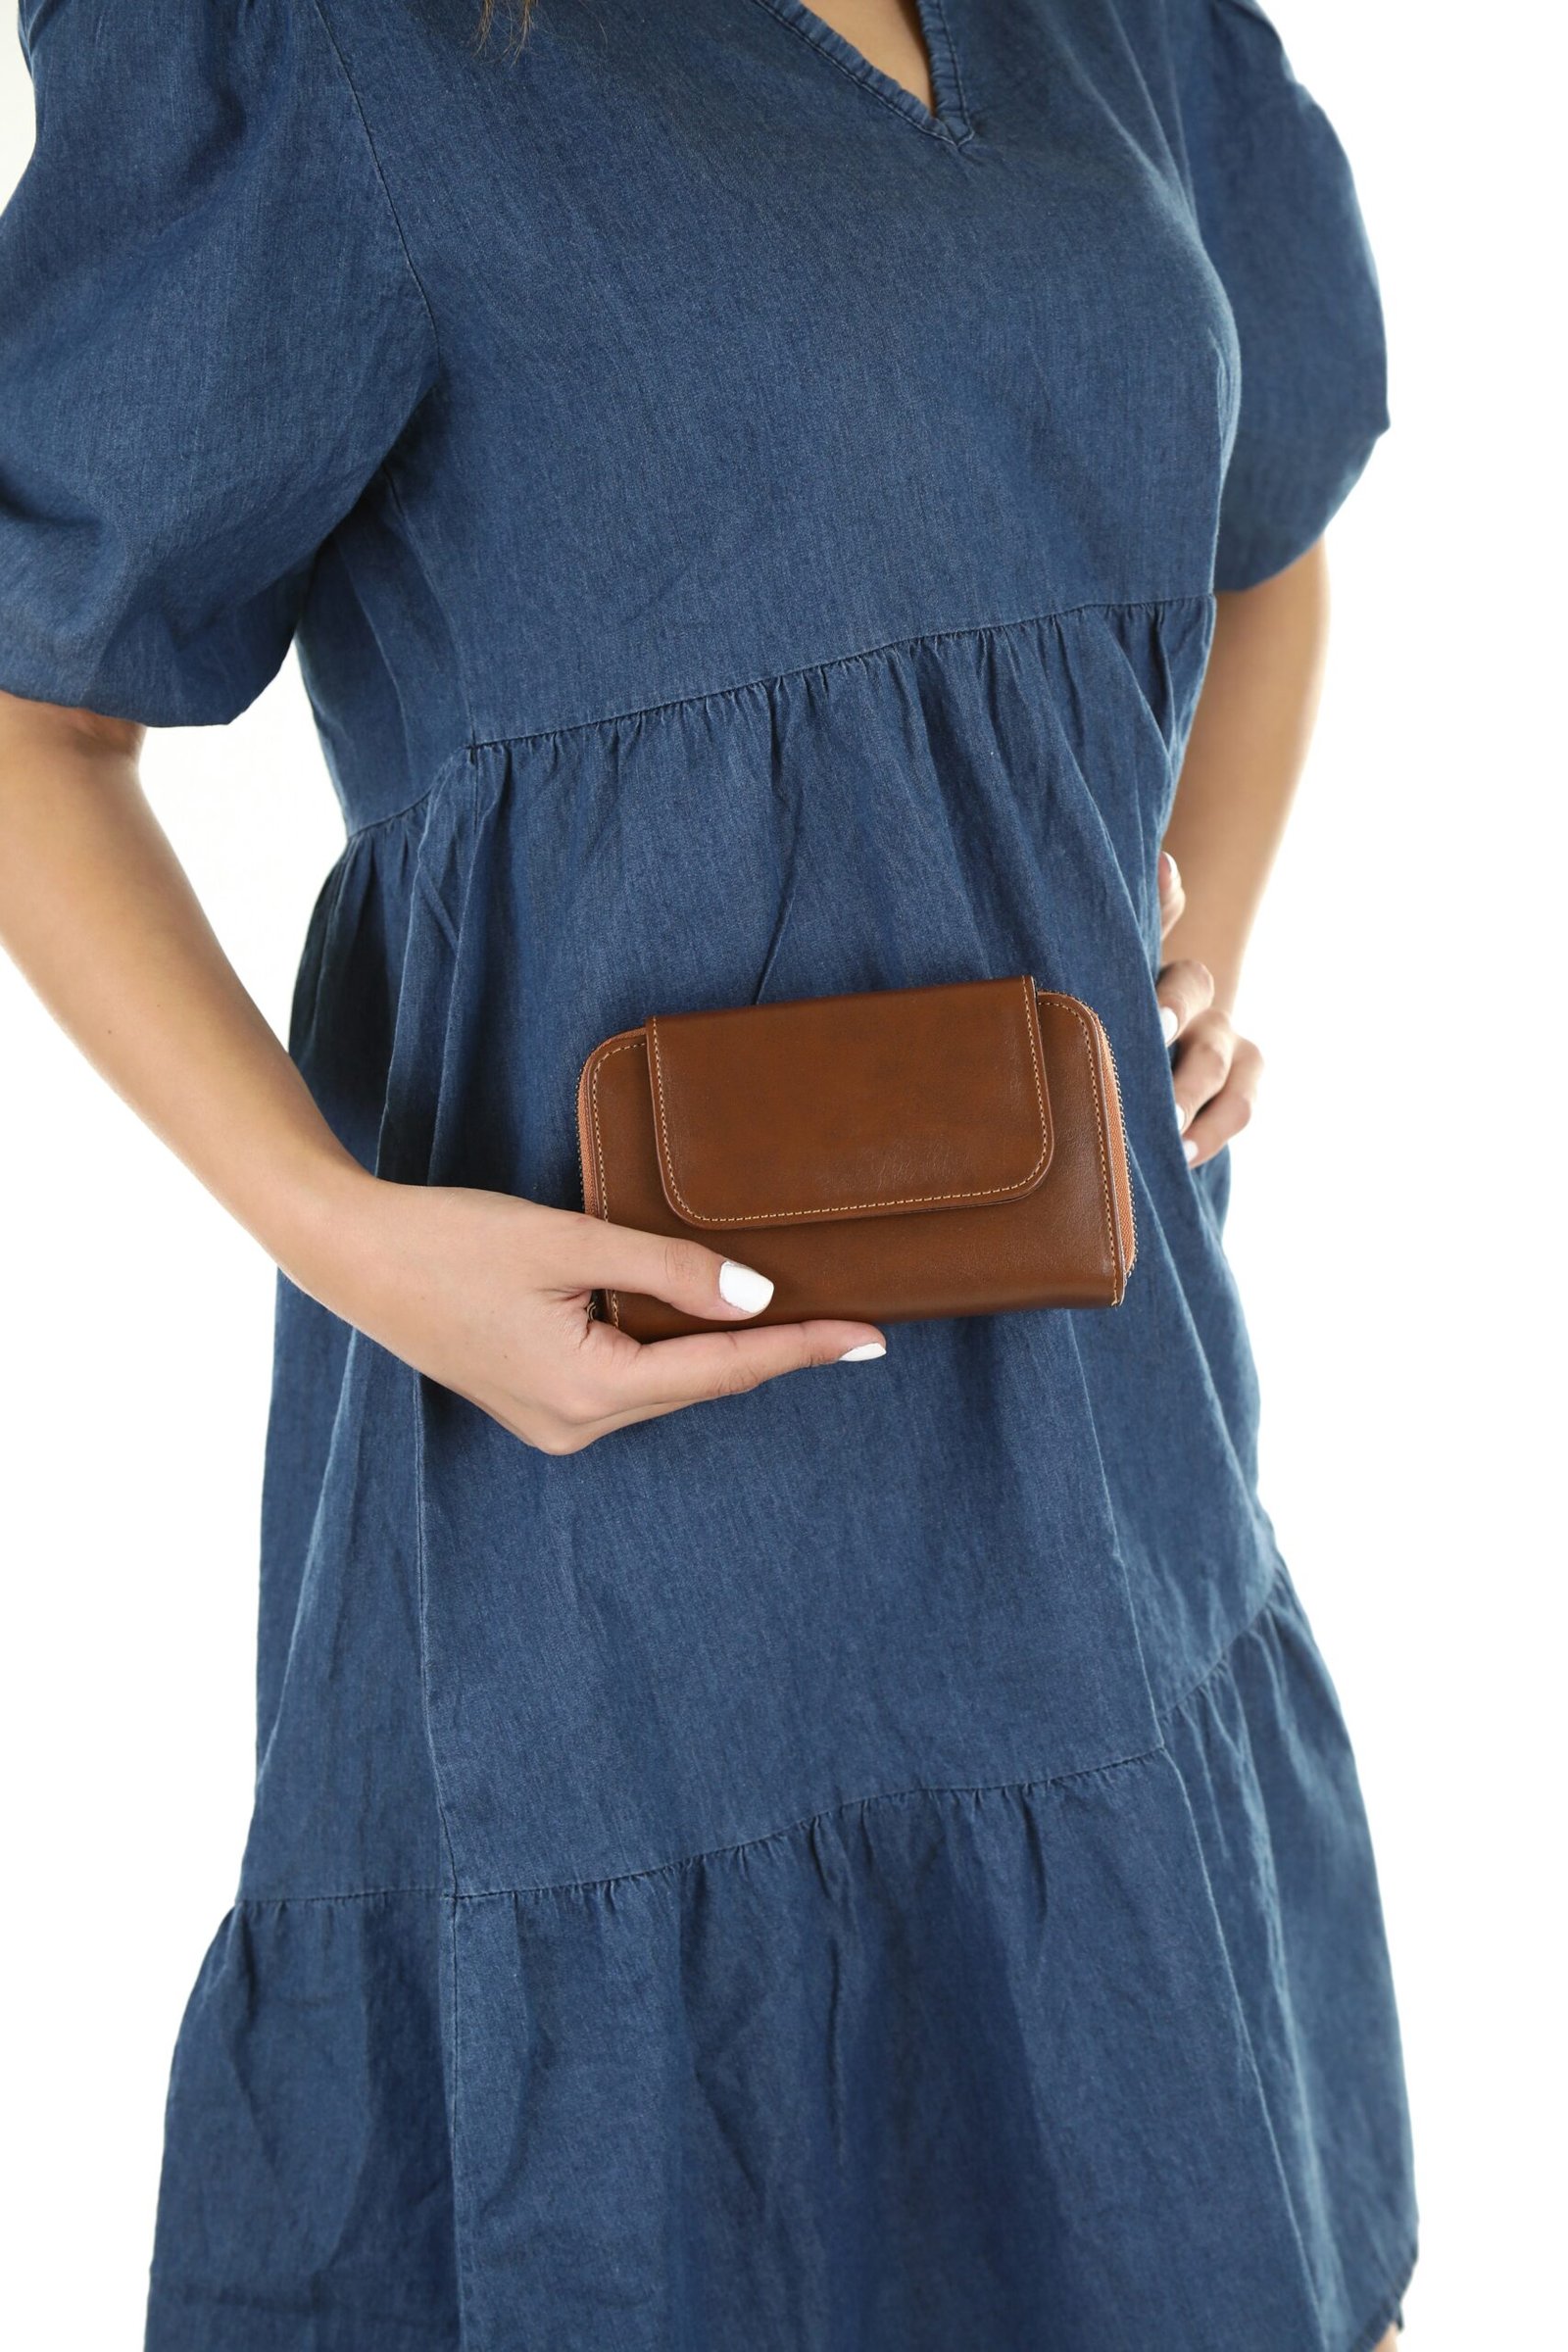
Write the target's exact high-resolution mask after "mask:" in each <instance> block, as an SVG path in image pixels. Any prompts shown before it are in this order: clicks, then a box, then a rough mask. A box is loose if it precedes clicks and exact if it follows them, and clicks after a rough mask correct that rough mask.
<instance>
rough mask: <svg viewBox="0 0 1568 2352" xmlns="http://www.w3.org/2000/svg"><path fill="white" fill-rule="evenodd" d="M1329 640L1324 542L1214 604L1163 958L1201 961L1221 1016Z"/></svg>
mask: <svg viewBox="0 0 1568 2352" xmlns="http://www.w3.org/2000/svg"><path fill="white" fill-rule="evenodd" d="M1327 635H1328V566H1327V563H1326V560H1325V557H1324V551H1323V543H1322V541H1321V540H1319V542H1318V543H1317V545H1316V546H1315V547H1312V548H1310V549H1308V551H1307V553H1306V554H1305V555H1304V556H1302V557H1301V558H1300V559H1299V562H1297V563H1295V564H1291V565H1290V567H1289V568H1288V569H1287V570H1285V571H1282V572H1279V573H1277V574H1276V575H1275V577H1274V578H1273V579H1271V580H1264V581H1263V582H1262V583H1261V584H1260V585H1259V586H1258V587H1256V588H1247V589H1243V590H1239V591H1233V592H1231V593H1229V594H1222V595H1221V596H1220V597H1219V598H1218V599H1217V602H1216V613H1215V622H1214V642H1213V650H1212V652H1211V654H1210V657H1209V663H1208V671H1207V675H1206V676H1205V678H1204V681H1203V689H1202V693H1201V696H1200V698H1199V704H1198V713H1197V716H1196V718H1195V719H1194V722H1193V729H1192V734H1191V737H1190V739H1189V742H1188V746H1187V755H1186V758H1185V760H1184V761H1183V763H1182V772H1181V780H1180V783H1179V785H1178V787H1177V792H1176V801H1175V806H1174V809H1172V812H1171V818H1170V823H1169V825H1168V827H1167V829H1166V833H1165V847H1166V849H1167V850H1168V851H1169V852H1170V854H1171V856H1172V858H1174V859H1175V860H1176V863H1177V865H1178V866H1179V867H1180V869H1181V877H1182V883H1183V886H1184V888H1185V892H1186V906H1185V907H1184V910H1183V912H1182V915H1181V917H1180V920H1179V921H1178V922H1177V923H1176V925H1175V927H1174V928H1173V929H1172V931H1171V932H1170V935H1169V937H1168V938H1167V940H1166V943H1165V954H1166V956H1168V957H1169V958H1170V959H1171V960H1172V961H1175V960H1178V959H1183V960H1187V959H1191V960H1194V961H1196V962H1199V963H1202V964H1206V965H1207V967H1208V969H1209V970H1210V972H1212V974H1213V976H1214V1001H1215V1003H1216V1004H1217V1005H1220V1006H1221V1007H1222V1008H1223V1009H1224V1010H1226V1011H1227V1012H1228V1011H1230V1010H1232V1009H1233V1007H1234V1005H1235V1001H1236V992H1237V989H1238V986H1239V984H1240V980H1241V972H1242V960H1243V957H1244V956H1245V954H1246V951H1247V943H1248V939H1249V937H1250V933H1251V929H1252V923H1253V920H1254V918H1255V916H1256V913H1257V909H1258V905H1259V902H1260V901H1261V899H1262V896H1263V889H1264V885H1265V883H1266V882H1267V880H1268V875H1269V869H1270V867H1271V866H1272V864H1273V862H1274V855H1275V852H1276V851H1277V849H1278V848H1279V844H1280V840H1281V837H1282V836H1283V834H1284V831H1285V824H1286V819H1287V817H1288V816H1289V814H1290V808H1291V801H1292V798H1293V796H1294V794H1295V791H1296V784H1297V779H1298V777H1299V774H1300V771H1301V765H1302V762H1303V760H1304V759H1305V757H1306V748H1307V744H1308V742H1309V740H1310V737H1311V732H1312V724H1313V720H1314V719H1315V717H1316V714H1317V704H1318V694H1319V689H1320V686H1321V683H1322V673H1323V658H1324V652H1325V647H1326V641H1327Z"/></svg>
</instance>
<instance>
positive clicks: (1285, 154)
mask: <svg viewBox="0 0 1568 2352" xmlns="http://www.w3.org/2000/svg"><path fill="white" fill-rule="evenodd" d="M1184 14H1185V17H1186V30H1187V35H1188V43H1189V46H1188V55H1187V61H1186V74H1185V91H1184V99H1183V114H1184V128H1185V133H1186V139H1187V148H1188V160H1189V167H1190V170H1191V173H1192V179H1193V189H1194V195H1195V198H1196V202H1197V208H1198V217H1199V226H1200V231H1201V235H1202V239H1203V244H1204V247H1205V250H1206V251H1207V253H1208V256H1209V259H1210V261H1211V262H1212V263H1213V266H1214V268H1215V270H1217V272H1218V274H1219V277H1220V280H1221V282H1222V284H1223V285H1224V288H1225V292H1226V295H1227V297H1228V299H1229V302H1230V306H1231V310H1232V312H1233V314H1234V317H1235V320H1236V329H1237V335H1238V338H1239V341H1240V345H1241V407H1240V416H1239V419H1238V424H1237V431H1236V439H1235V444H1234V447H1233V449H1232V452H1231V457H1230V464H1229V469H1228V471H1227V474H1226V477H1225V485H1224V493H1223V497H1222V501H1221V507H1220V522H1219V541H1218V547H1217V551H1216V557H1215V574H1214V577H1215V585H1216V587H1219V588H1248V587H1251V586H1252V585H1253V584H1254V583H1255V582H1257V581H1259V580H1262V579H1266V578H1268V577H1269V576H1270V575H1271V574H1272V573H1274V572H1277V571H1281V570H1283V569H1284V568H1285V566H1286V565H1287V564H1291V563H1294V562H1295V560H1296V559H1297V557H1299V556H1300V555H1303V554H1304V553H1305V552H1306V550H1307V548H1309V547H1310V546H1311V545H1312V543H1313V541H1314V540H1315V539H1317V538H1318V537H1319V536H1320V535H1321V533H1322V532H1323V530H1324V528H1325V527H1326V525H1327V524H1328V522H1329V520H1330V518H1331V517H1332V516H1333V515H1334V514H1335V513H1336V511H1337V510H1338V508H1339V507H1340V505H1341V503H1342V502H1343V500H1344V499H1345V498H1346V496H1347V495H1348V492H1349V490H1350V489H1351V488H1352V486H1353V485H1354V483H1355V481H1356V480H1357V478H1358V476H1359V475H1360V473H1361V470H1362V468H1363V466H1365V464H1366V462H1367V459H1368V458H1369V456H1370V455H1371V452H1372V447H1373V444H1374V443H1375V441H1376V440H1377V438H1378V435H1379V434H1380V433H1381V432H1383V430H1384V429H1385V428H1386V426H1387V424H1388V412H1387V407H1386V397H1385V367H1384V338H1383V314H1382V305H1381V302H1380V298H1379V292H1378V281H1377V272H1376V269H1375V267H1374V264H1373V260H1372V255H1371V252H1370V250H1369V248H1368V245H1367V240H1366V234H1365V230H1364V227H1363V223H1362V220H1361V214H1360V209H1359V206H1358V204H1357V200H1356V193H1355V186H1354V182H1353V180H1352V178H1351V175H1350V169H1349V165H1348V162H1347V160H1346V157H1345V152H1344V150H1343V149H1342V147H1341V145H1340V143H1339V140H1338V139H1337V138H1336V136H1335V134H1334V131H1333V128H1332V127H1331V125H1330V123H1328V121H1327V120H1326V118H1325V116H1324V115H1323V113H1322V111H1321V109H1320V108H1319V107H1318V106H1317V105H1316V104H1315V103H1314V102H1313V100H1312V99H1311V98H1310V97H1309V96H1308V94H1307V92H1306V91H1305V90H1304V89H1303V88H1302V87H1301V84H1300V83H1299V81H1298V80H1297V79H1296V77H1295V75H1294V73H1292V71H1291V68H1290V65H1289V63H1288V61H1287V59H1286V56H1285V53H1284V50H1283V49H1282V47H1281V45H1280V41H1279V38H1278V35H1277V34H1276V33H1275V31H1274V28H1273V26H1272V25H1271V24H1270V23H1269V21H1268V19H1267V18H1266V17H1265V16H1264V15H1263V13H1262V11H1261V9H1259V8H1258V7H1257V6H1255V5H1254V0H1185V5H1184Z"/></svg>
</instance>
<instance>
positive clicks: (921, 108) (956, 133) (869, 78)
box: [758, 0, 972, 147]
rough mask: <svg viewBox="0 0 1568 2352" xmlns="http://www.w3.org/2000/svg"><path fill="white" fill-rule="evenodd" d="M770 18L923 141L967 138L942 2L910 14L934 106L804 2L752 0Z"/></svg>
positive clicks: (924, 2) (918, 6) (929, 1)
mask: <svg viewBox="0 0 1568 2352" xmlns="http://www.w3.org/2000/svg"><path fill="white" fill-rule="evenodd" d="M758 6H759V7H760V8H765V9H766V10H767V13H768V15H769V16H771V17H776V18H777V19H778V22H779V23H780V24H781V25H784V26H785V27H786V29H787V30H788V31H790V32H793V33H795V34H796V35H797V36H798V37H799V38H800V39H801V40H803V41H805V42H806V44H807V46H808V47H809V48H811V49H815V50H816V51H817V52H818V53H819V54H820V55H821V56H822V57H824V58H826V59H827V61H828V62H829V64H830V65H835V66H837V67H838V69H839V71H840V73H847V74H848V75H849V76H850V79H851V80H852V81H858V83H859V84H860V86H861V88H862V89H863V90H865V91H866V92H867V93H868V95H869V96H871V97H873V98H877V99H880V101H881V102H882V104H883V105H884V106H887V107H891V108H892V109H893V110H894V112H895V113H896V114H899V115H902V116H903V117H904V120H905V121H906V122H907V123H912V124H913V126H914V128H915V129H916V130H921V131H924V132H925V134H926V135H927V137H928V138H933V139H941V140H942V141H943V142H944V143H945V144H946V145H948V146H951V147H961V146H962V145H963V142H964V141H965V139H967V138H968V137H969V136H970V135H971V130H972V125H971V123H970V122H969V118H968V114H967V111H966V109H965V106H964V98H963V82H962V79H961V77H960V75H959V73H958V61H957V57H956V54H955V51H954V47H953V36H952V34H951V33H950V32H949V30H948V24H947V19H946V17H945V16H944V14H943V9H942V0H914V10H915V14H916V16H917V17H918V19H919V21H920V32H921V36H922V38H923V40H924V42H925V58H926V71H927V73H929V74H930V76H931V95H932V97H933V98H934V99H935V101H936V104H935V107H934V108H932V107H929V106H927V105H926V103H925V101H924V99H922V98H917V97H916V96H915V94H914V92H913V90H911V89H909V88H907V86H906V84H905V83H904V82H902V81H899V80H897V79H895V77H894V75H893V74H891V73H884V72H883V70H882V68H881V67H880V66H873V65H872V63H871V61H870V59H869V58H868V57H867V56H866V55H865V54H864V52H863V51H862V50H859V49H857V48H856V46H855V43H854V42H853V41H850V40H846V38H845V36H844V34H843V33H842V32H840V31H839V30H838V28H837V26H836V25H830V24H829V23H828V22H827V19H826V18H825V17H819V16H818V15H817V14H816V11H815V10H814V9H811V8H808V7H807V6H806V5H805V0H758Z"/></svg>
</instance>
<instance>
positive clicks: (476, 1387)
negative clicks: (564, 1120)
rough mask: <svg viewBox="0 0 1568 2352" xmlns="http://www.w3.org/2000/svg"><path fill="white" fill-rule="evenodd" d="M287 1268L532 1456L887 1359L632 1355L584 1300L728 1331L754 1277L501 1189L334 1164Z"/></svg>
mask: <svg viewBox="0 0 1568 2352" xmlns="http://www.w3.org/2000/svg"><path fill="white" fill-rule="evenodd" d="M283 1255H284V1256H285V1258H286V1259H292V1260H293V1261H294V1262H293V1263H290V1264H288V1265H287V1268H286V1270H287V1271H288V1272H289V1273H290V1274H291V1276H292V1277H293V1278H294V1279H295V1280H297V1281H300V1282H301V1283H302V1285H303V1287H304V1288H305V1289H307V1290H309V1291H310V1292H311V1293H312V1295H313V1296H314V1297H316V1298H318V1299H320V1300H321V1302H322V1304H323V1305H325V1306H328V1307H330V1308H331V1309H332V1311H333V1312H334V1313H336V1314H339V1315H342V1316H343V1317H344V1318H345V1320H346V1321H348V1322H350V1323H353V1324H354V1325H356V1326H357V1327H358V1329H360V1330H361V1331H364V1332H367V1333H368V1335H369V1337H370V1338H371V1339H373V1340H375V1341H377V1342H378V1343H379V1344H380V1345H381V1346H382V1347H384V1348H390V1349H391V1351H392V1353H393V1354H394V1355H399V1356H401V1357H402V1358H403V1359H404V1361H405V1362H406V1363H410V1364H414V1365H415V1366H417V1369H418V1370H419V1371H421V1372H425V1373H428V1374H429V1376H430V1377H431V1379H433V1380H437V1381H439V1382H440V1383H441V1384H442V1386H443V1387H444V1388H449V1389H453V1390H455V1391H456V1392H457V1394H458V1395H459V1396H460V1397H466V1398H467V1400H468V1402H469V1403H470V1404H476V1405H478V1406H479V1407H480V1409H481V1410H482V1411H484V1412H487V1413H488V1414H489V1415H490V1416H491V1418H492V1419H493V1420H496V1421H499V1422H500V1423H501V1425H502V1427H503V1428H504V1429H508V1430H510V1431H511V1432H512V1434H513V1436H514V1437H517V1438H521V1439H522V1440H523V1442H524V1443H525V1444H526V1445H529V1446H537V1447H538V1448H539V1449H540V1450H541V1451H542V1452H545V1453H576V1452H578V1451H580V1450H581V1448H582V1447H583V1446H588V1445H591V1444H592V1442H593V1441H594V1439H595V1438H602V1437H604V1436H605V1435H607V1433H608V1432H609V1431H611V1430H613V1429H621V1428H624V1427H625V1425H626V1424H627V1423H628V1422H631V1421H646V1420H650V1419H652V1418H653V1417H654V1416H655V1415H656V1414H660V1413H669V1412H675V1411H677V1410H678V1409H679V1408H680V1407H681V1406H682V1405H688V1404H698V1403H702V1402H705V1401H708V1400H710V1399H712V1398H715V1397H735V1396H740V1395H742V1394H744V1393H745V1392H746V1391H747V1390H749V1389H755V1388H757V1387H759V1386H760V1384H761V1383H762V1382H763V1381H764V1380H774V1379H776V1378H777V1377H778V1375H779V1374H780V1373H782V1372H797V1371H801V1370H804V1369H805V1368H807V1367H808V1366H811V1365H820V1364H832V1363H842V1362H843V1361H844V1360H845V1359H846V1357H849V1358H850V1359H851V1360H857V1361H865V1360H868V1359H869V1358H870V1357H871V1356H872V1355H881V1354H884V1353H885V1352H886V1349H885V1347H884V1343H883V1340H882V1335H881V1333H880V1332H879V1331H877V1330H876V1329H875V1328H874V1326H872V1325H870V1324H867V1323H853V1322H812V1323H791V1324H785V1323H780V1324H770V1325H768V1326H766V1327H765V1328H763V1329H762V1330H752V1331H748V1330H745V1329H744V1328H743V1329H737V1330H735V1331H715V1332H700V1333H693V1334H691V1335H689V1336H687V1337H684V1338H681V1339H674V1340H656V1341H653V1342H651V1343H646V1344H639V1343H638V1342H637V1341H636V1340H633V1339H631V1338H629V1337H628V1336H627V1334H626V1333H625V1332H623V1331H617V1330H615V1329H614V1328H613V1325H611V1324H609V1323H606V1322H603V1321H600V1320H591V1319H590V1318H589V1314H588V1303H589V1297H590V1294H591V1293H592V1292H593V1291H595V1290H598V1289H611V1290H627V1291H640V1292H642V1293H643V1294H644V1296H645V1297H649V1298H655V1299H665V1300H667V1301H668V1303H669V1304H670V1305H671V1306H676V1307H680V1308H682V1309H683V1310H684V1311H685V1312H686V1313H688V1314H694V1315H702V1316H705V1317H712V1318H713V1319H714V1320H718V1321H734V1322H735V1323H736V1324H738V1325H744V1324H745V1322H746V1318H747V1317H748V1316H749V1315H754V1314H758V1313H760V1311H761V1309H762V1308H763V1307H764V1306H765V1305H766V1304H767V1301H768V1299H770V1298H771V1296H772V1289H773V1286H772V1284H771V1283H770V1282H769V1281H768V1280H767V1278H766V1276H765V1275H761V1274H759V1273H757V1272H756V1271H755V1269H754V1268H752V1267H750V1266H745V1265H741V1264H740V1263H738V1262H737V1261H736V1260H735V1259H732V1258H725V1257H722V1256H720V1254H719V1253H718V1251H716V1250H707V1249H705V1248H704V1247H703V1246H702V1244H701V1243H699V1242H688V1241H677V1240H674V1239H671V1238H669V1237H666V1236H664V1235H662V1234H653V1233H642V1232H638V1231H636V1230H634V1229H633V1228H631V1227H629V1226H623V1225H608V1224H606V1223H605V1222H604V1221H603V1220H602V1219H601V1218H598V1217H591V1216H587V1215H584V1214H582V1213H580V1212H578V1211H575V1210H571V1209H558V1208H543V1207H540V1206H539V1205H538V1203H537V1202H534V1201H519V1200H514V1199H512V1198H510V1197H509V1196H507V1195H506V1194H502V1193H482V1192H465V1191H457V1190H444V1189H440V1188H436V1187H426V1186H422V1185H400V1184H388V1183H386V1182H384V1181H382V1180H380V1179H378V1178H376V1177H373V1176H368V1175H367V1174H366V1173H365V1171H364V1170H363V1169H361V1168H358V1167H357V1166H356V1167H355V1168H353V1170H352V1171H351V1172H344V1171H343V1170H341V1169H339V1170H338V1171H337V1172H336V1173H335V1174H334V1176H333V1177H332V1179H331V1181H330V1183H329V1184H328V1186H327V1188H326V1193H325V1197H324V1200H323V1203H322V1207H321V1209H320V1210H319V1212H318V1213H317V1215H316V1217H315V1218H314V1219H313V1230H312V1232H311V1234H310V1237H309V1238H308V1239H302V1240H301V1241H300V1243H299V1244H298V1246H297V1247H296V1248H295V1249H293V1250H288V1249H285V1250H284V1252H283Z"/></svg>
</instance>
